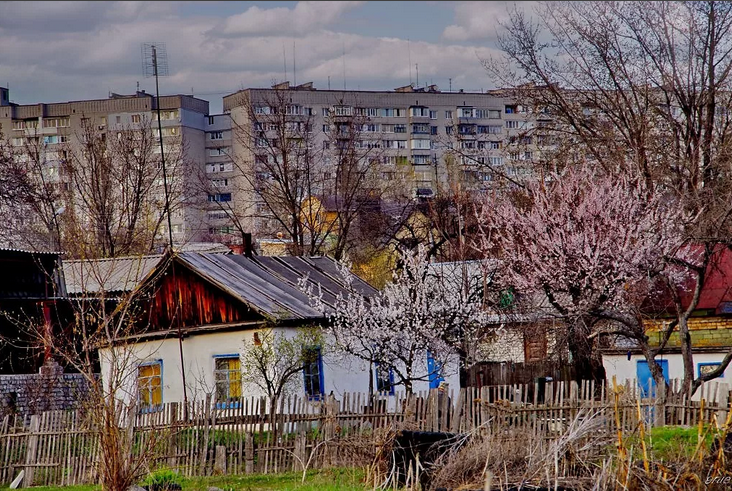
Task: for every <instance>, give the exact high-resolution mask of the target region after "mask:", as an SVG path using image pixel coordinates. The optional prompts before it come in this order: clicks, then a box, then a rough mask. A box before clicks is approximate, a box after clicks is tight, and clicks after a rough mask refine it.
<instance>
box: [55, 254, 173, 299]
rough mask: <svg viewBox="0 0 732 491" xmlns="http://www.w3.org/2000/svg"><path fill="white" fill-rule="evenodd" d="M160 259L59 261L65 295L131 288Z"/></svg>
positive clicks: (160, 257)
mask: <svg viewBox="0 0 732 491" xmlns="http://www.w3.org/2000/svg"><path fill="white" fill-rule="evenodd" d="M162 258H163V256H162V255H152V256H130V257H117V258H111V259H90V260H74V261H62V266H63V272H64V279H65V281H66V292H67V293H68V294H69V295H78V294H80V293H100V292H105V293H118V292H128V291H130V290H132V289H133V288H135V287H136V286H137V285H138V284H139V283H140V281H142V280H143V279H144V278H145V277H146V276H147V275H148V274H149V273H150V272H151V271H152V270H153V268H155V266H156V265H157V264H158V263H159V262H160V261H161V259H162Z"/></svg>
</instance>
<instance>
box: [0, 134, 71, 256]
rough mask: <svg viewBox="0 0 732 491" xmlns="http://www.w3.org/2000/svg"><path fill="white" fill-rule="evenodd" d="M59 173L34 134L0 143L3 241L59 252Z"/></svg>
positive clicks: (33, 248) (60, 200)
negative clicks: (3, 218)
mask: <svg viewBox="0 0 732 491" xmlns="http://www.w3.org/2000/svg"><path fill="white" fill-rule="evenodd" d="M58 171H59V169H58V167H57V166H55V165H53V163H52V162H51V161H49V159H48V154H47V152H46V151H45V148H44V145H43V143H42V139H41V138H40V137H39V136H38V135H37V134H35V133H32V134H30V135H28V136H24V137H16V138H14V139H13V140H12V144H11V141H8V140H4V139H3V140H2V141H0V176H1V177H0V179H1V180H2V186H1V187H2V197H1V198H0V199H2V205H0V206H2V207H3V216H4V217H5V220H4V231H3V237H4V240H5V241H6V242H7V243H8V244H10V245H12V246H15V247H22V248H27V249H31V250H36V249H40V250H49V249H53V250H58V249H59V248H60V236H61V223H60V217H59V209H60V207H62V206H63V204H62V203H63V201H62V192H63V187H62V183H61V182H60V179H59V173H58Z"/></svg>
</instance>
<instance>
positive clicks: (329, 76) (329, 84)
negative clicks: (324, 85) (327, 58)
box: [328, 75, 330, 90]
mask: <svg viewBox="0 0 732 491" xmlns="http://www.w3.org/2000/svg"><path fill="white" fill-rule="evenodd" d="M328 90H330V75H328Z"/></svg>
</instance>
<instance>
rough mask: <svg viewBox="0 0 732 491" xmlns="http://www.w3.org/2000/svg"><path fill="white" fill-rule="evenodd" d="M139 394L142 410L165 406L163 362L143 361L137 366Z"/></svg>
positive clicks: (149, 410) (154, 409) (157, 409)
mask: <svg viewBox="0 0 732 491" xmlns="http://www.w3.org/2000/svg"><path fill="white" fill-rule="evenodd" d="M137 394H138V403H139V407H140V411H141V412H151V411H159V410H160V409H162V407H163V362H162V360H157V361H153V362H150V363H143V364H142V365H140V366H138V367H137Z"/></svg>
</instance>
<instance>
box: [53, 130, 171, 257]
mask: <svg viewBox="0 0 732 491" xmlns="http://www.w3.org/2000/svg"><path fill="white" fill-rule="evenodd" d="M82 121H83V123H82V127H81V130H80V133H79V134H78V135H77V139H78V140H79V144H78V146H75V145H69V146H68V148H67V149H66V155H67V157H66V159H65V160H64V161H63V170H64V173H65V176H66V179H67V180H68V184H69V191H68V193H67V197H66V199H67V203H68V204H67V207H66V208H67V210H68V213H67V216H68V218H67V219H66V222H67V224H68V225H67V233H68V235H69V236H70V238H73V237H76V238H78V237H80V236H82V235H84V236H85V235H86V234H87V233H88V232H91V237H92V238H93V240H92V241H88V240H84V241H78V240H77V241H73V242H72V241H69V246H73V245H74V244H76V245H77V246H82V245H83V246H84V249H79V250H76V251H73V252H74V253H75V255H77V256H79V257H99V256H102V257H114V256H119V255H125V254H132V253H138V252H142V253H145V252H150V251H151V250H153V248H154V246H155V245H156V243H157V242H158V241H159V240H160V238H159V237H158V235H159V232H160V229H161V225H162V223H163V220H164V213H163V212H164V209H165V201H164V196H163V194H162V193H161V189H162V170H161V164H160V157H159V154H158V149H159V147H158V140H157V138H156V137H155V134H154V132H153V130H152V126H151V124H150V120H148V119H147V118H143V119H142V120H141V122H140V123H139V127H134V128H133V127H127V128H124V129H121V130H118V131H117V132H116V133H111V134H109V133H104V132H100V131H97V129H96V127H95V126H93V125H92V124H91V122H90V121H89V120H88V119H87V120H82ZM166 147H167V150H166V165H167V166H168V167H169V169H170V171H169V176H170V177H169V178H168V179H169V181H170V184H169V186H170V189H171V193H170V194H171V212H174V211H175V210H176V209H177V208H178V207H179V206H180V200H178V199H177V198H178V197H180V196H182V193H183V191H184V190H183V187H182V183H183V178H182V177H183V174H184V164H185V162H184V159H183V155H184V152H183V148H182V144H181V141H180V137H178V138H177V139H176V141H168V142H167V144H166Z"/></svg>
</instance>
